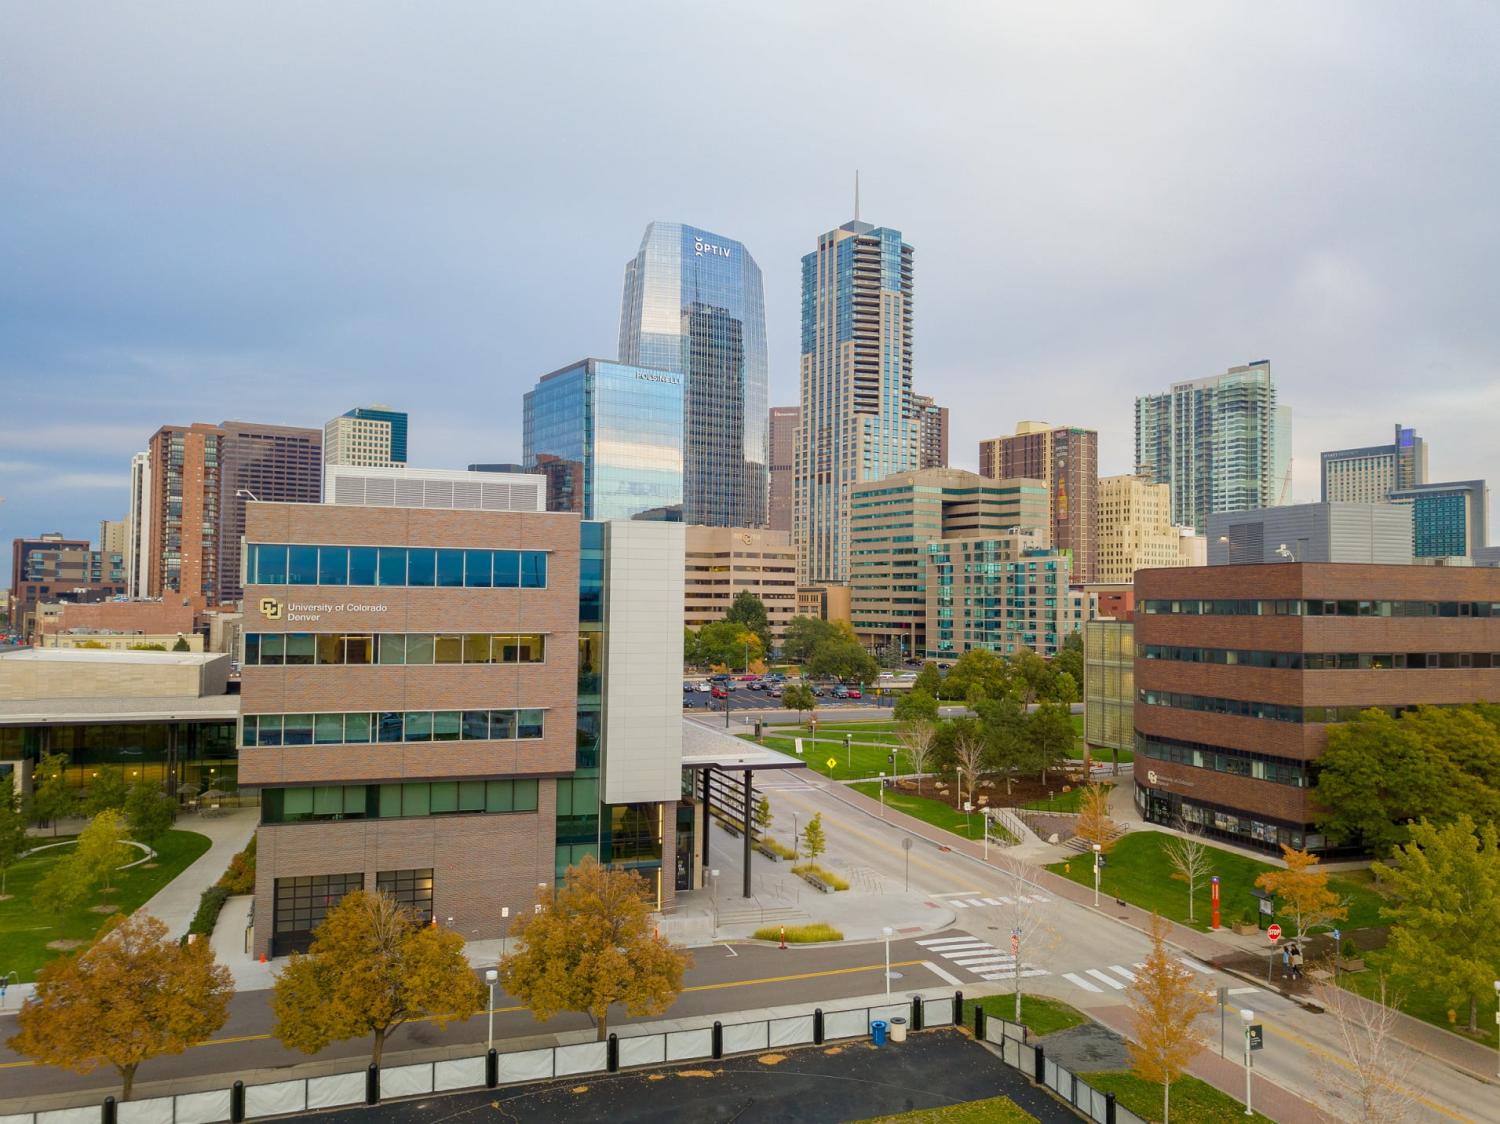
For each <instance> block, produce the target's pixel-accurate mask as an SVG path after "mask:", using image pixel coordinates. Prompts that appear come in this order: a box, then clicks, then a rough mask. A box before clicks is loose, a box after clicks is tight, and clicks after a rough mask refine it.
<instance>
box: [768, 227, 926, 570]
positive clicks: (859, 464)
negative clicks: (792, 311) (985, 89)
mask: <svg viewBox="0 0 1500 1124" xmlns="http://www.w3.org/2000/svg"><path fill="white" fill-rule="evenodd" d="M800 377H801V398H802V400H801V409H802V418H801V424H800V426H799V427H798V430H797V455H796V461H795V467H794V469H793V476H794V484H793V520H792V528H793V536H794V538H795V540H796V543H797V556H798V558H797V564H798V570H799V578H800V580H801V581H802V583H803V584H804V585H810V584H818V583H823V582H835V583H841V582H844V581H846V580H847V579H848V575H849V502H850V493H851V490H852V489H853V488H854V486H855V485H856V484H859V483H861V482H864V481H871V480H881V479H884V478H885V477H887V476H891V475H893V474H895V473H898V472H911V471H914V470H916V469H917V468H918V466H919V465H920V463H921V456H920V448H919V441H920V436H921V421H920V420H919V419H918V418H917V416H916V412H915V406H914V404H913V402H912V248H911V247H910V246H909V245H907V244H906V243H905V242H904V241H902V238H901V232H900V231H899V230H892V229H890V228H889V227H877V226H873V225H871V224H870V223H867V222H861V221H860V220H859V218H858V217H857V214H856V217H855V219H854V220H853V221H852V222H847V223H845V224H844V225H842V226H840V227H838V228H837V229H835V230H830V231H828V232H827V233H826V234H822V235H820V236H819V237H818V245H817V249H816V250H815V251H814V252H813V253H810V254H808V255H807V256H805V257H804V258H803V259H802V362H801V372H800Z"/></svg>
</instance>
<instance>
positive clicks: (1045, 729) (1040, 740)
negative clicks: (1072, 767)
mask: <svg viewBox="0 0 1500 1124" xmlns="http://www.w3.org/2000/svg"><path fill="white" fill-rule="evenodd" d="M1075 736H1076V735H1075V734H1074V733H1073V714H1072V712H1071V711H1070V710H1069V709H1068V708H1067V707H1066V706H1064V705H1063V704H1062V703H1053V702H1044V703H1038V704H1037V707H1036V709H1035V710H1033V711H1032V712H1031V713H1030V714H1028V715H1027V716H1026V756H1027V757H1028V758H1029V760H1028V762H1027V763H1028V765H1029V766H1030V768H1031V769H1032V770H1033V771H1035V772H1037V773H1040V774H1041V778H1042V780H1043V781H1044V782H1045V781H1046V779H1047V771H1048V770H1049V769H1056V768H1057V767H1058V766H1059V765H1061V764H1062V763H1063V762H1064V761H1066V760H1067V758H1068V751H1069V750H1071V749H1072V748H1073V741H1074V738H1075Z"/></svg>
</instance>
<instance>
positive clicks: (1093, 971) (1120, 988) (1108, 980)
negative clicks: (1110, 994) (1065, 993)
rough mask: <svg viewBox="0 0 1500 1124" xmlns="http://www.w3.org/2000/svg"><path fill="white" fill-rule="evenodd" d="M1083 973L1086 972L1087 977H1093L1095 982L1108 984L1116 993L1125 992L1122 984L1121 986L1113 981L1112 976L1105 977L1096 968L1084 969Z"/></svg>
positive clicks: (1115, 980)
mask: <svg viewBox="0 0 1500 1124" xmlns="http://www.w3.org/2000/svg"><path fill="white" fill-rule="evenodd" d="M1084 971H1085V972H1087V973H1088V974H1089V975H1091V976H1093V977H1094V979H1096V980H1103V981H1104V982H1105V983H1106V984H1108V985H1109V986H1110V987H1112V988H1114V989H1115V990H1116V991H1124V990H1125V985H1124V984H1122V983H1121V982H1120V981H1119V980H1117V979H1115V978H1114V977H1113V976H1110V975H1106V974H1105V973H1103V972H1101V971H1099V969H1098V968H1085V969H1084Z"/></svg>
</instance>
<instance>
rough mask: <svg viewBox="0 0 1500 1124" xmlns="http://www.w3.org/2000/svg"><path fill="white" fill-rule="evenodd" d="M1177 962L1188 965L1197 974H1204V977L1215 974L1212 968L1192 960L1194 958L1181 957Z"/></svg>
mask: <svg viewBox="0 0 1500 1124" xmlns="http://www.w3.org/2000/svg"><path fill="white" fill-rule="evenodd" d="M1177 960H1178V962H1179V963H1181V964H1186V965H1187V966H1188V967H1189V968H1191V969H1192V970H1193V971H1195V972H1202V973H1203V974H1204V975H1208V976H1211V975H1213V974H1214V970H1213V969H1212V968H1210V967H1208V966H1207V965H1205V964H1199V963H1198V961H1196V960H1194V959H1192V957H1189V956H1179V957H1178V958H1177Z"/></svg>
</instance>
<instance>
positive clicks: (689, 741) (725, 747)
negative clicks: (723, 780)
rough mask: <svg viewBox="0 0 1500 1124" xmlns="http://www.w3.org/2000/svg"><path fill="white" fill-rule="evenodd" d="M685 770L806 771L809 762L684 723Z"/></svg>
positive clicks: (683, 749)
mask: <svg viewBox="0 0 1500 1124" xmlns="http://www.w3.org/2000/svg"><path fill="white" fill-rule="evenodd" d="M682 767H683V768H684V769H730V770H744V769H751V770H756V769H805V768H807V762H806V761H803V760H801V759H800V758H797V757H789V756H788V755H786V754H785V753H777V752H776V751H775V750H774V749H767V748H766V747H765V746H762V745H756V744H755V743H754V742H752V741H748V740H746V739H745V738H737V737H735V736H734V735H733V734H730V733H726V732H725V731H724V730H720V729H715V728H713V727H710V726H704V725H703V724H702V723H700V722H694V721H693V720H692V719H689V718H684V719H683V720H682Z"/></svg>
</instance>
